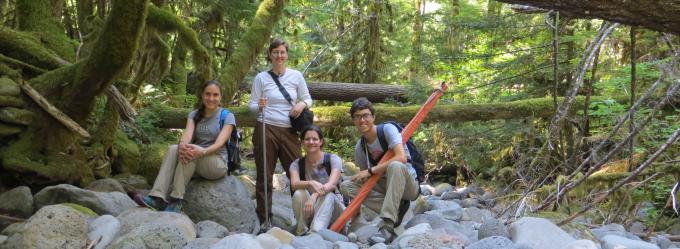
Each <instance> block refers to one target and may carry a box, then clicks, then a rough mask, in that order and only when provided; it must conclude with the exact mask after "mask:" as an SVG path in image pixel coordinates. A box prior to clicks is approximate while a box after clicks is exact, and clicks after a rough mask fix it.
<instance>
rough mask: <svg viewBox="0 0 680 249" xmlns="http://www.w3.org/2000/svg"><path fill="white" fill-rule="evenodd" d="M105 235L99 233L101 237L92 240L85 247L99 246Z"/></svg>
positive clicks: (88, 248) (90, 248)
mask: <svg viewBox="0 0 680 249" xmlns="http://www.w3.org/2000/svg"><path fill="white" fill-rule="evenodd" d="M103 237H104V236H102V235H99V238H97V239H96V240H93V241H90V243H89V244H87V246H85V249H92V248H94V247H95V246H97V244H99V242H101V241H102V238H103Z"/></svg>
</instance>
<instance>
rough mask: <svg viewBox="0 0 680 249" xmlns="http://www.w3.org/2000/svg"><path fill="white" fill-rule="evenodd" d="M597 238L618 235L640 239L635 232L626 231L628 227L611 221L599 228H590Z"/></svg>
mask: <svg viewBox="0 0 680 249" xmlns="http://www.w3.org/2000/svg"><path fill="white" fill-rule="evenodd" d="M590 231H591V232H593V235H595V237H597V239H599V240H602V239H603V238H604V237H605V236H607V235H617V236H620V237H625V238H628V239H632V240H640V237H638V236H637V235H635V234H632V233H629V232H627V231H626V228H625V227H623V225H621V224H616V223H611V224H607V225H604V226H601V227H598V228H593V229H591V230H590Z"/></svg>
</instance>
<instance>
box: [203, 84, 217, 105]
mask: <svg viewBox="0 0 680 249" xmlns="http://www.w3.org/2000/svg"><path fill="white" fill-rule="evenodd" d="M201 96H202V99H203V105H204V106H205V109H206V110H217V108H219V107H220V102H221V101H222V90H221V89H220V87H219V86H217V85H215V84H208V85H206V86H205V87H204V88H203V94H202V95H201Z"/></svg>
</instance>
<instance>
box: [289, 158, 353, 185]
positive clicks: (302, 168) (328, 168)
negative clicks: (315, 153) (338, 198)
mask: <svg viewBox="0 0 680 249" xmlns="http://www.w3.org/2000/svg"><path fill="white" fill-rule="evenodd" d="M321 165H323V167H324V168H326V173H328V178H330V177H331V154H329V153H325V152H324V153H323V162H322V163H321ZM305 168H306V167H305V157H301V158H300V160H298V171H299V172H300V181H304V180H305V178H306V176H307V175H306V174H305ZM340 181H342V179H341V180H340ZM340 181H339V182H338V189H340Z"/></svg>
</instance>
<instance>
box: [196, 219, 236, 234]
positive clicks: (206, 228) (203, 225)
mask: <svg viewBox="0 0 680 249" xmlns="http://www.w3.org/2000/svg"><path fill="white" fill-rule="evenodd" d="M196 230H198V231H197V232H198V237H199V238H219V239H222V238H224V237H227V235H229V229H227V228H226V227H224V226H222V225H220V224H219V223H217V222H214V221H211V220H204V221H201V222H199V223H197V224H196Z"/></svg>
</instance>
